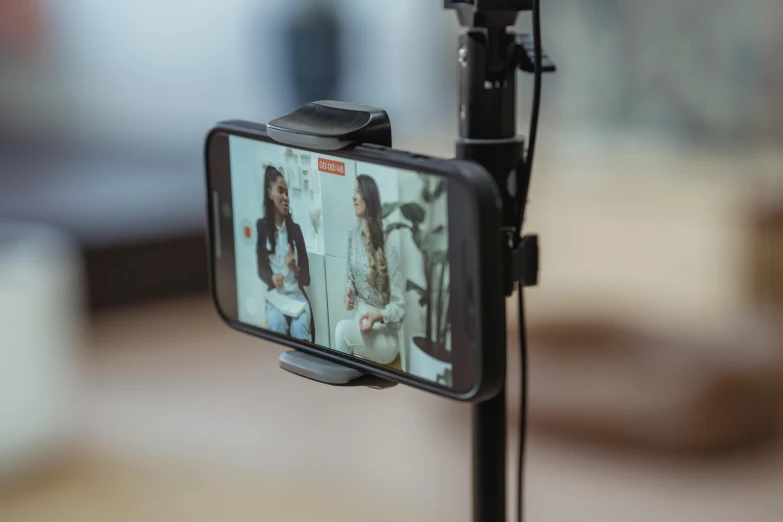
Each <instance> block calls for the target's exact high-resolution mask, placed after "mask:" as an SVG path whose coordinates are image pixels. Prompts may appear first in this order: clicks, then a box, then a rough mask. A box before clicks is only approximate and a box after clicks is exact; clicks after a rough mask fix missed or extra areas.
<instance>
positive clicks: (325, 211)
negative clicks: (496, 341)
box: [229, 136, 453, 387]
mask: <svg viewBox="0 0 783 522" xmlns="http://www.w3.org/2000/svg"><path fill="white" fill-rule="evenodd" d="M229 163H230V173H231V197H232V204H233V210H232V215H233V223H234V260H235V264H236V299H237V303H236V304H237V314H238V319H239V321H240V322H242V323H245V324H248V325H252V326H254V327H256V328H260V329H264V330H267V331H271V332H275V333H277V334H279V335H282V336H287V337H290V338H292V339H295V340H298V341H304V342H309V343H313V344H315V345H318V346H320V347H322V348H326V349H329V350H335V351H338V352H342V353H344V354H347V355H349V356H352V357H356V358H359V359H362V360H364V361H370V362H372V363H375V364H378V365H382V366H384V367H387V368H390V369H395V370H397V371H402V372H406V373H408V374H411V375H413V376H416V377H419V378H422V379H425V380H427V381H431V382H434V383H437V384H441V385H443V386H446V387H453V378H452V340H451V313H450V307H449V302H450V298H451V295H450V287H451V281H450V274H449V244H448V243H449V234H448V216H449V213H448V205H449V202H448V193H449V191H448V190H447V188H448V187H447V183H448V181H447V180H446V179H445V178H443V177H440V176H436V175H432V174H426V173H420V172H416V171H412V170H404V169H399V168H392V167H387V166H383V165H378V164H375V163H365V162H361V161H355V160H350V159H347V158H343V157H333V156H329V155H326V154H322V153H318V152H311V151H306V150H301V149H296V148H292V147H288V146H285V145H280V144H275V143H269V142H265V141H259V140H253V139H248V138H245V137H240V136H230V137H229Z"/></svg>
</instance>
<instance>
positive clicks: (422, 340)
mask: <svg viewBox="0 0 783 522" xmlns="http://www.w3.org/2000/svg"><path fill="white" fill-rule="evenodd" d="M420 179H421V180H422V189H421V193H420V201H409V202H405V203H387V204H384V208H383V217H384V218H387V217H389V216H390V215H391V214H392V213H393V212H394V211H395V210H399V211H400V214H402V218H404V219H403V220H400V221H397V222H394V223H390V224H389V225H388V226H387V227H386V234H387V235H389V234H391V233H392V232H394V231H397V230H401V231H406V232H408V233H410V237H411V239H412V241H413V244H414V245H415V246H416V249H417V250H418V252H419V255H420V256H421V266H422V269H423V270H422V271H423V273H422V276H423V284H420V282H417V281H414V280H412V279H408V281H407V283H406V286H405V291H406V292H414V293H415V294H416V295H417V296H418V303H419V305H420V306H421V307H423V308H424V331H423V332H420V333H416V334H414V335H412V336H411V339H410V353H409V355H410V357H409V366H410V371H411V372H412V373H414V374H416V375H419V376H423V377H428V378H431V379H433V380H436V381H438V382H440V383H443V384H446V385H450V384H451V342H450V340H451V318H450V315H449V302H450V293H449V288H448V285H449V256H448V251H447V249H446V246H447V240H448V232H447V230H446V226H445V222H441V223H438V222H437V221H436V216H435V215H434V214H436V212H433V210H434V209H435V208H436V207H437V206H438V205H439V204H442V206H443V209H444V212H443V215H444V217H445V215H446V213H445V201H442V200H443V199H444V194H445V190H446V183H445V181H444V180H438V179H434V178H432V177H429V176H420ZM443 221H445V220H443ZM420 281H421V280H420Z"/></svg>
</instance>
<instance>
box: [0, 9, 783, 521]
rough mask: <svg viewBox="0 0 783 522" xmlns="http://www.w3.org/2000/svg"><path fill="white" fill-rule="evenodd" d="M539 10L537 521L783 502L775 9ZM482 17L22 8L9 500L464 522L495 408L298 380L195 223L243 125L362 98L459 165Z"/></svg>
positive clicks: (109, 517)
mask: <svg viewBox="0 0 783 522" xmlns="http://www.w3.org/2000/svg"><path fill="white" fill-rule="evenodd" d="M542 4H543V6H542V7H543V21H544V30H545V32H544V44H545V49H546V51H547V52H548V54H549V55H550V56H551V57H552V59H553V60H554V61H555V62H556V63H557V64H558V66H559V71H558V73H557V74H556V75H554V76H550V77H546V78H545V82H544V86H545V92H544V98H543V102H544V105H543V112H542V122H541V132H540V140H539V143H540V151H539V154H538V155H537V165H536V169H535V175H534V179H533V185H532V187H531V193H530V207H529V215H528V223H527V230H529V231H534V232H537V233H539V234H540V235H541V241H542V248H543V259H542V274H541V284H540V286H539V287H537V288H535V289H532V290H530V291H529V293H528V294H529V299H528V303H529V305H528V310H527V313H528V315H529V319H530V336H531V349H530V350H531V353H530V357H531V370H530V371H531V377H530V383H531V384H530V386H531V389H530V392H531V406H530V409H531V419H530V420H531V434H530V439H529V445H528V468H527V483H526V491H527V500H528V501H527V511H528V517H529V519H531V520H572V519H588V520H605V521H613V520H617V521H621V520H622V521H624V520H639V521H647V520H650V521H652V520H667V519H674V520H683V521H702V520H704V521H706V520H709V521H711V522H715V521H720V520H726V521H729V520H731V521H735V520H759V521H761V520H769V521H776V520H780V519H781V516H783V497H781V496H780V494H779V492H780V491H781V488H783V446H782V445H781V443H780V440H779V435H778V434H779V427H780V413H781V409H783V405H782V404H781V397H783V390H781V383H782V382H783V381H782V380H781V377H783V337H782V336H781V333H782V330H783V147H782V146H781V145H783V62H782V61H781V60H780V59H779V55H780V53H781V52H783V35H782V34H781V32H780V30H779V21H780V20H781V19H783V3H781V2H780V1H779V0H753V2H752V3H750V4H749V3H747V2H744V3H742V2H731V1H715V0H676V1H675V0H660V1H657V2H648V1H643V0H623V1H620V0H580V1H578V2H577V1H573V0H545V1H543V2H542ZM751 4H752V5H751ZM518 25H519V28H520V29H521V30H525V29H526V28H527V27H528V25H529V19H528V17H526V16H522V17H520V21H519V24H518ZM458 32H459V27H458V24H457V22H456V17H455V15H454V14H453V13H447V12H444V11H443V10H442V5H441V2H440V0H427V1H424V0H396V1H395V2H370V1H366V0H365V1H362V0H296V1H289V2H277V1H272V0H223V1H221V2H219V1H217V0H192V1H190V2H187V3H183V2H175V1H171V0H168V1H166V0H158V1H156V2H153V1H151V0H138V1H136V2H101V1H97V0H68V1H67V2H66V1H65V0H0V520H3V521H6V520H7V521H27V520H35V521H44V522H45V521H47V520H55V519H56V520H58V521H64V520H79V521H92V520H96V521H115V520H116V521H124V520H139V519H144V520H167V521H175V520H187V521H198V520H212V519H216V518H218V517H219V518H221V519H231V520H258V519H261V520H281V521H282V520H323V521H328V520H346V519H349V520H350V519H356V520H360V519H361V520H379V521H380V520H384V521H385V520H402V519H415V520H425V519H426V520H450V521H455V520H464V521H467V520H470V494H469V492H470V447H471V446H470V407H469V406H464V405H459V404H455V403H451V402H448V401H445V400H441V399H437V398H435V397H431V396H429V395H426V394H422V393H418V392H414V391H413V390H409V389H401V388H399V387H398V388H394V389H392V390H389V391H384V392H378V391H372V390H367V389H347V390H343V389H332V388H324V387H323V386H319V385H316V384H313V383H311V382H307V381H304V380H301V379H296V378H294V377H292V376H290V375H287V374H284V373H283V372H281V371H279V370H278V369H277V356H278V354H279V352H280V349H279V348H278V347H275V346H271V345H266V344H265V343H263V342H258V341H255V340H253V339H252V338H249V337H247V336H243V335H240V334H238V333H235V332H231V331H229V330H228V329H227V328H226V327H224V326H223V325H222V324H221V323H220V321H219V320H218V318H217V317H216V314H215V313H214V312H213V310H212V308H211V304H210V301H209V297H208V295H207V280H206V274H207V271H206V250H205V245H204V232H203V230H204V215H203V214H204V213H203V209H204V201H205V198H204V179H203V178H204V172H203V166H202V144H203V138H204V136H205V134H206V131H207V130H208V129H209V128H210V126H211V125H213V124H214V123H215V122H216V121H219V120H224V119H230V118H241V119H247V120H257V121H267V120H269V119H271V118H273V117H276V116H279V115H281V114H284V113H287V112H289V111H291V110H293V109H294V108H296V107H297V106H299V105H300V104H302V103H303V102H305V101H309V100H314V99H340V100H347V101H353V102H357V103H363V104H367V105H375V106H381V107H384V108H386V109H387V110H388V112H389V114H390V116H391V118H392V121H393V122H394V132H395V146H397V147H400V148H405V149H408V150H413V151H417V152H423V153H429V154H433V155H439V156H443V157H448V156H450V155H451V154H452V148H453V146H452V143H453V138H454V136H455V134H456V109H455V108H456V105H457V101H456V98H457V85H456V78H457V60H456V38H457V34H458ZM530 90H531V81H530V79H529V78H522V79H521V81H520V85H519V94H520V111H519V122H520V132H525V131H526V129H527V115H528V110H527V105H528V102H529V96H530ZM514 313H515V310H514V307H513V304H512V303H509V316H510V318H512V317H514ZM517 339H518V334H517V332H516V331H515V330H514V329H513V328H512V329H511V331H509V346H510V350H511V354H510V376H509V378H510V387H511V388H513V389H516V388H517V385H518V376H517V375H516V373H515V369H516V361H517V355H518V354H517V353H516V352H514V350H513V347H514V346H515V345H516V342H517ZM517 404H518V403H517V402H516V401H515V400H514V398H513V397H512V400H511V401H510V416H511V417H510V424H512V425H513V424H514V421H515V419H516V414H515V406H516V405H517ZM510 430H511V431H512V432H513V431H514V429H513V428H510ZM512 435H515V433H512ZM511 457H513V453H512V455H510V458H511Z"/></svg>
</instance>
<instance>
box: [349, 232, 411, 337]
mask: <svg viewBox="0 0 783 522" xmlns="http://www.w3.org/2000/svg"><path fill="white" fill-rule="evenodd" d="M383 248H384V251H385V253H386V269H387V273H388V278H389V281H388V284H389V300H388V301H386V299H384V297H383V292H382V291H381V290H382V289H383V287H384V283H385V281H384V278H383V277H380V276H379V277H376V280H375V286H371V285H370V282H369V280H368V279H369V276H370V255H369V253H368V251H367V247H366V246H365V244H364V238H363V237H362V228H361V225H359V226H357V227H356V228H354V229H352V230H351V231H350V232H348V258H347V260H346V263H345V267H346V268H345V271H346V274H345V288H346V290H347V289H349V288H353V291H354V295H356V296H358V297H359V299H361V300H362V301H364V302H365V303H367V304H369V305H370V306H374V307H376V308H380V309H381V310H382V314H383V322H384V324H386V325H387V326H388V327H389V328H393V329H395V330H396V329H398V328H400V327H401V326H402V320H403V319H404V318H405V295H404V294H403V286H402V273H401V272H400V256H399V253H398V252H397V249H396V248H395V247H394V246H393V245H391V244H390V243H389V242H388V241H387V240H386V239H385V238H384V247H383Z"/></svg>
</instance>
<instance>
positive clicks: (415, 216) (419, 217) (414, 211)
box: [400, 203, 427, 225]
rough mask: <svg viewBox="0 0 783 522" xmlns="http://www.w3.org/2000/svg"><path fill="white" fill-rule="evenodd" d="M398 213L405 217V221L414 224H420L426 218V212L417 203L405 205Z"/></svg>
mask: <svg viewBox="0 0 783 522" xmlns="http://www.w3.org/2000/svg"><path fill="white" fill-rule="evenodd" d="M400 212H402V215H403V216H405V219H407V220H408V221H410V222H411V223H414V224H417V225H418V224H420V223H422V222H423V221H424V218H425V217H426V216H427V211H426V210H424V208H423V207H422V206H421V205H419V204H418V203H405V204H404V205H402V206H401V207H400Z"/></svg>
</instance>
